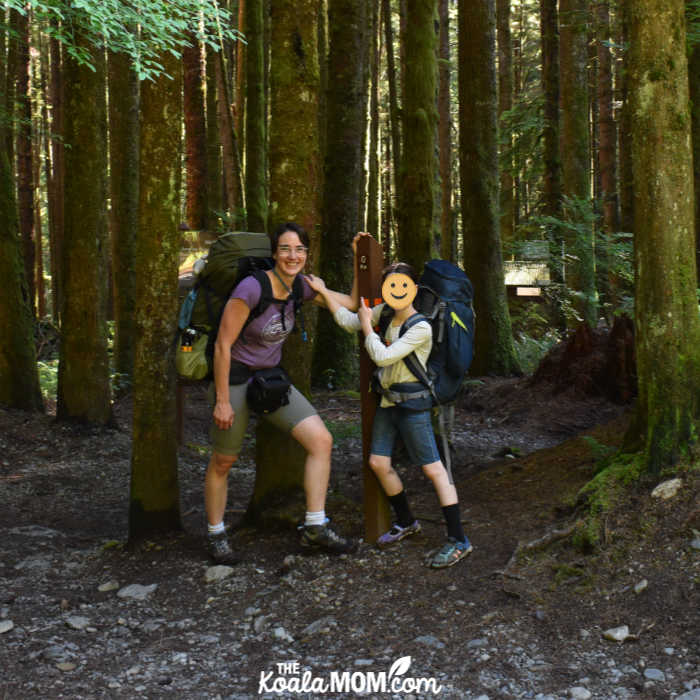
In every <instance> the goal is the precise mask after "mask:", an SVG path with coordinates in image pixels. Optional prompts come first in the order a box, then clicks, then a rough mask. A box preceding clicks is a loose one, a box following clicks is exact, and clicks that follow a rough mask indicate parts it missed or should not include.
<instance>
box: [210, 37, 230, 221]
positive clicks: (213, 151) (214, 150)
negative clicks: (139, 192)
mask: <svg viewBox="0 0 700 700" xmlns="http://www.w3.org/2000/svg"><path fill="white" fill-rule="evenodd" d="M218 60H219V59H218V57H217V54H216V53H215V52H214V50H213V49H211V48H210V47H207V68H206V71H207V76H206V77H207V204H208V207H207V221H206V228H207V230H209V231H216V230H218V229H219V226H220V223H219V221H220V219H221V217H222V215H223V211H224V208H225V205H224V182H223V180H224V177H223V172H222V163H221V133H220V132H221V130H220V128H219V117H218V115H219V102H218V100H219V98H218V94H217V88H216V85H217V79H216V73H217V71H216V61H218ZM221 225H223V224H221Z"/></svg>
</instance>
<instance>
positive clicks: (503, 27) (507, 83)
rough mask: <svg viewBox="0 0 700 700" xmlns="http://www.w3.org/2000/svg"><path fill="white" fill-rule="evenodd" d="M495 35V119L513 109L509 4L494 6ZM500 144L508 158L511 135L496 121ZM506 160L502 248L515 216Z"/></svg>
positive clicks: (509, 236) (501, 1)
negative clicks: (496, 69) (496, 116)
mask: <svg viewBox="0 0 700 700" xmlns="http://www.w3.org/2000/svg"><path fill="white" fill-rule="evenodd" d="M496 32H497V37H498V116H499V120H500V117H501V115H503V114H504V113H505V112H508V111H509V110H510V109H511V108H512V107H513V46H512V38H511V32H510V0H498V1H497V3H496ZM499 126H500V144H501V148H502V149H503V150H504V151H505V153H506V154H508V155H509V154H510V153H511V150H512V147H513V144H512V134H511V131H510V129H509V128H508V127H507V126H506V125H504V124H503V122H500V121H499ZM510 165H511V163H507V162H506V161H505V159H503V158H502V159H501V195H500V214H501V221H500V223H501V241H502V242H503V245H504V247H507V246H508V244H509V243H511V242H512V241H513V236H514V225H515V214H514V211H513V209H514V204H515V201H514V197H513V174H512V172H511V168H510V167H509V166H510Z"/></svg>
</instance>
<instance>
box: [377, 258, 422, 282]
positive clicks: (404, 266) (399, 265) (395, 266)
mask: <svg viewBox="0 0 700 700" xmlns="http://www.w3.org/2000/svg"><path fill="white" fill-rule="evenodd" d="M394 273H396V274H397V275H408V277H410V278H411V279H412V280H413V282H414V283H415V284H418V275H416V272H415V270H414V269H413V268H412V267H411V266H410V265H409V264H408V263H403V262H395V263H391V265H387V266H386V267H385V268H384V269H383V270H382V283H383V282H384V280H385V279H386V278H387V277H388V276H389V275H393V274H394Z"/></svg>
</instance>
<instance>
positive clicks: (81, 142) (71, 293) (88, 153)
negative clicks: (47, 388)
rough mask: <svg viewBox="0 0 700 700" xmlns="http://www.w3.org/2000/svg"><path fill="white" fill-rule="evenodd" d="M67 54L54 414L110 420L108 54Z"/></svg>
mask: <svg viewBox="0 0 700 700" xmlns="http://www.w3.org/2000/svg"><path fill="white" fill-rule="evenodd" d="M85 48H86V49H87V50H89V51H91V52H92V65H93V67H94V70H91V69H90V68H88V67H87V66H85V65H80V64H78V63H77V61H75V59H73V58H71V57H69V56H66V59H65V61H64V77H65V84H66V85H67V86H68V89H67V90H66V94H65V129H66V131H65V142H66V151H65V191H64V216H65V222H64V227H65V228H64V238H63V247H62V268H63V275H62V283H63V289H62V301H63V304H62V310H61V348H60V353H59V366H58V396H57V408H56V415H57V416H58V417H59V418H63V419H73V420H79V421H85V422H88V423H97V424H105V423H109V422H111V420H112V404H111V400H110V382H109V372H110V369H109V356H108V354H107V323H106V318H105V316H106V314H105V297H106V293H107V265H106V262H107V138H106V137H107V133H106V132H107V111H106V100H105V61H104V58H103V56H102V55H101V54H99V53H98V52H96V51H94V50H93V49H92V48H91V47H88V46H87V45H86V46H85Z"/></svg>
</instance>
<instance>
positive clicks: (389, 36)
mask: <svg viewBox="0 0 700 700" xmlns="http://www.w3.org/2000/svg"><path fill="white" fill-rule="evenodd" d="M382 22H383V24H384V44H385V46H386V73H387V83H388V85H389V124H390V132H391V155H392V158H393V166H394V167H393V169H392V170H393V174H394V187H393V191H394V195H395V197H396V198H397V199H398V197H399V173H400V172H401V119H400V118H399V98H398V88H397V85H396V81H397V72H396V62H395V60H394V29H393V25H392V15H391V0H382ZM397 209H398V206H397V207H395V208H394V210H395V211H396V210H397Z"/></svg>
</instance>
